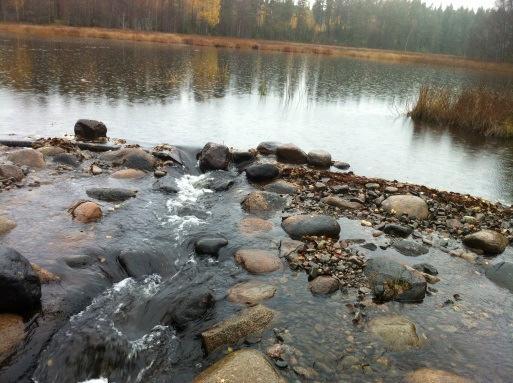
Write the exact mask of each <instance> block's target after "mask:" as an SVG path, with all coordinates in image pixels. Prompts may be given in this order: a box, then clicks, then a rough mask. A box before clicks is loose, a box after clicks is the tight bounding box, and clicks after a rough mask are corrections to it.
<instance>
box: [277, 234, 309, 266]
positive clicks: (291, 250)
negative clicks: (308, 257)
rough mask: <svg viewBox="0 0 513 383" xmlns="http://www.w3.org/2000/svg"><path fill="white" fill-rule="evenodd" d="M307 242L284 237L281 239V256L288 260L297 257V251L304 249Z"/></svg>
mask: <svg viewBox="0 0 513 383" xmlns="http://www.w3.org/2000/svg"><path fill="white" fill-rule="evenodd" d="M304 247H305V244H304V243H303V242H301V241H296V240H294V239H282V240H281V241H280V258H286V259H287V260H288V261H291V260H294V259H295V258H296V257H297V252H298V251H299V250H302V249H303V248H304Z"/></svg>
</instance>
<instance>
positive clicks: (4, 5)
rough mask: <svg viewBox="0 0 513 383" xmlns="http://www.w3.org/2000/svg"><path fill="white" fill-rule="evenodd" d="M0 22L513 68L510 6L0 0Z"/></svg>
mask: <svg viewBox="0 0 513 383" xmlns="http://www.w3.org/2000/svg"><path fill="white" fill-rule="evenodd" d="M0 17H1V20H3V21H4V22H24V23H37V24H61V25H69V26H86V27H105V28H122V29H133V30H142V31H161V32H173V33H191V34H201V35H219V36H232V37H242V38H257V39H269V40H286V41H298V42H307V43H321V44H334V45H343V46H350V47H364V48H378V49H391V50H398V51H412V52H428V53H443V54H453V55H458V56H462V57H468V58H474V59H481V60H488V61H496V62H513V0H498V1H497V3H496V6H495V7H494V8H493V9H482V8H481V9H478V10H472V9H466V8H458V9H455V8H453V7H452V6H449V7H446V8H441V7H433V6H428V5H426V4H425V3H423V2H422V1H420V0H315V1H313V2H311V1H308V0H296V1H294V0H108V1H106V0H1V1H0Z"/></svg>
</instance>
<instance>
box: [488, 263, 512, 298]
mask: <svg viewBox="0 0 513 383" xmlns="http://www.w3.org/2000/svg"><path fill="white" fill-rule="evenodd" d="M486 276H487V277H488V279H490V280H491V281H493V282H495V283H497V284H498V285H499V286H502V287H505V288H507V289H509V291H511V292H513V263H511V262H504V261H503V262H499V263H496V264H495V265H492V266H490V267H489V268H488V269H487V270H486Z"/></svg>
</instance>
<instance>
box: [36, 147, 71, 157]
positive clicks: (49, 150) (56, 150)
mask: <svg viewBox="0 0 513 383" xmlns="http://www.w3.org/2000/svg"><path fill="white" fill-rule="evenodd" d="M37 151H38V152H40V153H42V154H43V156H44V157H53V156H56V155H57V154H63V153H66V150H64V149H63V148H61V147H60V146H43V147H41V148H38V149H37Z"/></svg>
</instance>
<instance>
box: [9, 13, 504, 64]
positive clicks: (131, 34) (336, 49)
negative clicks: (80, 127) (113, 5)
mask: <svg viewBox="0 0 513 383" xmlns="http://www.w3.org/2000/svg"><path fill="white" fill-rule="evenodd" d="M0 32H8V33H17V34H27V35H37V36H57V37H63V36H68V37H80V38H99V39H112V40H130V41H142V42H154V43H162V44H186V45H195V46H209V47H217V48H231V49H251V50H262V51H277V52H285V53H307V54H318V55H330V56H343V57H352V58H359V59H368V60H380V61H391V62H410V63H421V64H431V65H444V66H452V67H461V68H469V69H475V70H488V71H496V72H506V73H510V74H513V64H507V63H495V62H485V61H478V60H470V59H466V58H462V57H458V56H451V55H442V54H428V53H415V52H401V51H391V50H379V49H367V48H351V47H343V46H337V45H319V44H303V43H293V42H283V41H269V40H254V39H239V38H233V37H218V36H199V35H182V34H176V33H160V32H142V31H134V30H126V29H105V28H83V27H68V26H61V25H32V24H13V23H0Z"/></svg>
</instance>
